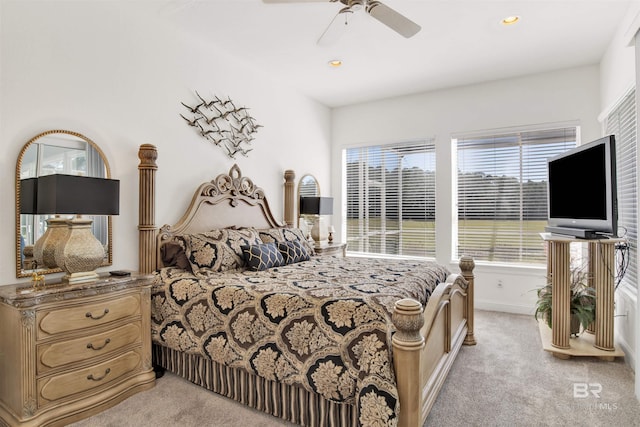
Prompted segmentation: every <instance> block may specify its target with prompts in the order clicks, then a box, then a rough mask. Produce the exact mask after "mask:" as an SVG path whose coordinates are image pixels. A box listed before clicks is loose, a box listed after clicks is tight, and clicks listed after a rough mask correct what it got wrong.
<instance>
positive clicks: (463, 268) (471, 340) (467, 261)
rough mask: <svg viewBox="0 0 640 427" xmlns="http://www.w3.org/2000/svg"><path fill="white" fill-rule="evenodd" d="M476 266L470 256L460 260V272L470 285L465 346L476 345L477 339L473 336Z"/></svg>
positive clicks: (468, 289)
mask: <svg viewBox="0 0 640 427" xmlns="http://www.w3.org/2000/svg"><path fill="white" fill-rule="evenodd" d="M475 266H476V264H475V262H474V261H473V258H471V257H469V256H463V257H462V258H460V272H461V273H462V277H464V278H465V280H466V281H467V282H468V283H469V286H468V288H467V307H466V316H465V317H466V318H467V336H466V337H465V339H464V342H463V344H464V345H476V338H475V336H474V335H473V306H474V301H473V299H474V298H473V294H474V292H475V289H474V283H473V282H474V275H473V269H474V268H475Z"/></svg>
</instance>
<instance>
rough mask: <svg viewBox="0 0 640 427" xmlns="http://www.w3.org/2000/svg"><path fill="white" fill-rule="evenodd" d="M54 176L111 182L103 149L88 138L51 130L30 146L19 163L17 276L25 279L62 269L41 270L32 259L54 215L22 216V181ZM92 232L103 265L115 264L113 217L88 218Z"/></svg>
mask: <svg viewBox="0 0 640 427" xmlns="http://www.w3.org/2000/svg"><path fill="white" fill-rule="evenodd" d="M51 174H66V175H81V176H90V177H96V178H111V170H110V169H109V163H108V162H107V159H106V157H105V155H104V153H103V152H102V151H101V150H100V148H99V147H98V146H97V145H96V144H95V143H94V142H93V141H91V140H90V139H89V138H87V137H86V136H84V135H81V134H79V133H76V132H72V131H67V130H51V131H47V132H43V133H41V134H39V135H36V136H35V137H34V138H32V139H31V140H30V141H29V142H27V143H26V144H25V145H24V147H22V150H21V151H20V154H19V155H18V161H17V162H16V276H17V277H26V276H30V275H31V274H33V273H34V272H38V273H39V274H49V273H57V272H60V271H62V270H61V269H59V268H47V267H45V266H38V265H37V263H36V262H35V260H34V258H33V245H34V244H35V242H36V241H37V240H38V239H39V238H40V237H41V236H42V235H43V234H44V232H45V231H46V229H47V220H48V219H49V218H51V217H53V215H32V214H23V213H21V212H22V211H23V209H22V204H21V195H20V187H21V185H20V180H23V179H26V178H36V177H39V176H44V175H51ZM89 217H90V218H92V219H93V223H92V232H93V234H94V236H96V238H97V239H98V240H100V242H101V243H102V244H103V246H104V249H105V259H104V263H103V265H111V263H112V242H111V236H112V229H111V217H110V216H104V215H102V216H89Z"/></svg>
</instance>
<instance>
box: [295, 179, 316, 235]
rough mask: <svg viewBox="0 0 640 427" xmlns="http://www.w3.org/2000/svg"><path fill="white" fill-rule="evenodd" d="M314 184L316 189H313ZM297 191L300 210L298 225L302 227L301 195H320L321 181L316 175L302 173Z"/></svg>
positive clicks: (297, 203) (298, 208)
mask: <svg viewBox="0 0 640 427" xmlns="http://www.w3.org/2000/svg"><path fill="white" fill-rule="evenodd" d="M312 186H315V191H313V189H312ZM297 193H298V196H297V197H296V205H297V210H298V227H300V197H319V196H320V183H318V180H317V179H316V177H315V176H313V175H311V174H306V175H302V177H301V178H300V180H299V181H298V191H297Z"/></svg>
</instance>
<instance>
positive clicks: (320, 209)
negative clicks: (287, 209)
mask: <svg viewBox="0 0 640 427" xmlns="http://www.w3.org/2000/svg"><path fill="white" fill-rule="evenodd" d="M300 214H301V215H333V197H300Z"/></svg>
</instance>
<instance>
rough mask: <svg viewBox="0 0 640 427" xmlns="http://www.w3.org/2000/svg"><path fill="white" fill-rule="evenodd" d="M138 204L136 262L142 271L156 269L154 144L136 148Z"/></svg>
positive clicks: (155, 152)
mask: <svg viewBox="0 0 640 427" xmlns="http://www.w3.org/2000/svg"><path fill="white" fill-rule="evenodd" d="M138 158H139V159H140V164H139V165H138V173H139V185H140V187H139V188H140V189H139V204H138V233H139V246H138V263H139V267H138V268H139V269H140V272H142V273H152V272H153V271H155V270H156V262H157V260H156V234H157V230H158V229H157V228H156V225H155V217H156V171H157V170H158V165H157V164H156V159H157V158H158V150H157V149H156V147H155V146H154V145H151V144H142V145H141V146H140V149H139V150H138Z"/></svg>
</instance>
